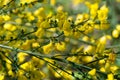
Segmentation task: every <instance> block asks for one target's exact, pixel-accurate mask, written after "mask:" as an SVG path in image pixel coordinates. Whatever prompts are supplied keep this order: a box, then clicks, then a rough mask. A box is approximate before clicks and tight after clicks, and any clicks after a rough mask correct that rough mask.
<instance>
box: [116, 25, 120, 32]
mask: <svg viewBox="0 0 120 80" xmlns="http://www.w3.org/2000/svg"><path fill="white" fill-rule="evenodd" d="M116 29H117V30H118V31H119V32H120V24H118V25H116Z"/></svg>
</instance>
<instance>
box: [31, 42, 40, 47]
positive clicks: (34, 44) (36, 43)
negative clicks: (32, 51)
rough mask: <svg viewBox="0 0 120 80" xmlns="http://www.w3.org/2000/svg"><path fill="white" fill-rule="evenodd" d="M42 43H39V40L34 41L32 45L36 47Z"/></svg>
mask: <svg viewBox="0 0 120 80" xmlns="http://www.w3.org/2000/svg"><path fill="white" fill-rule="evenodd" d="M39 46H40V45H39V43H38V42H34V43H32V47H33V48H35V47H39Z"/></svg>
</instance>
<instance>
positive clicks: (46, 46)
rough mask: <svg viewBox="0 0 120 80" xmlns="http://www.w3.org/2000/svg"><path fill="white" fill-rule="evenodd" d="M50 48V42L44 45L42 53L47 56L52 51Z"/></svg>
mask: <svg viewBox="0 0 120 80" xmlns="http://www.w3.org/2000/svg"><path fill="white" fill-rule="evenodd" d="M52 47H53V43H52V42H50V43H49V44H47V45H44V46H43V47H42V48H43V52H44V53H45V54H48V53H50V52H51V51H52Z"/></svg>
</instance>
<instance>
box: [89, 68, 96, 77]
mask: <svg viewBox="0 0 120 80" xmlns="http://www.w3.org/2000/svg"><path fill="white" fill-rule="evenodd" d="M88 74H89V75H91V76H94V75H95V74H96V69H92V70H90V71H89V72H88Z"/></svg>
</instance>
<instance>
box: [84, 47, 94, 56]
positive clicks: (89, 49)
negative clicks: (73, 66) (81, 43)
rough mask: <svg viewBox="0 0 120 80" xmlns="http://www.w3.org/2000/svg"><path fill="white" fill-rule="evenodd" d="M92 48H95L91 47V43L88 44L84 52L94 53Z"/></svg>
mask: <svg viewBox="0 0 120 80" xmlns="http://www.w3.org/2000/svg"><path fill="white" fill-rule="evenodd" d="M94 50H95V48H94V47H93V46H91V45H89V46H87V47H86V48H85V49H84V53H85V54H87V53H88V54H93V53H94Z"/></svg>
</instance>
